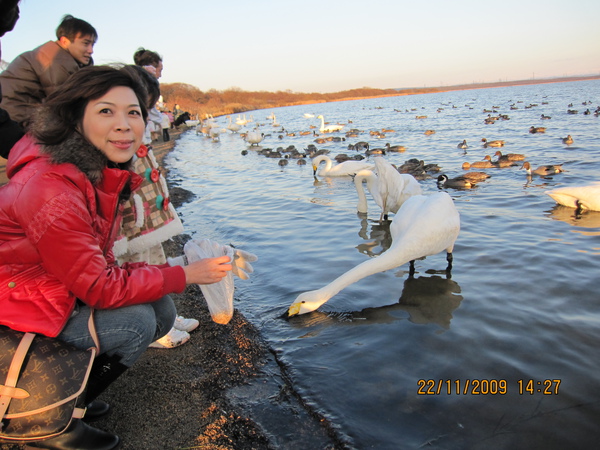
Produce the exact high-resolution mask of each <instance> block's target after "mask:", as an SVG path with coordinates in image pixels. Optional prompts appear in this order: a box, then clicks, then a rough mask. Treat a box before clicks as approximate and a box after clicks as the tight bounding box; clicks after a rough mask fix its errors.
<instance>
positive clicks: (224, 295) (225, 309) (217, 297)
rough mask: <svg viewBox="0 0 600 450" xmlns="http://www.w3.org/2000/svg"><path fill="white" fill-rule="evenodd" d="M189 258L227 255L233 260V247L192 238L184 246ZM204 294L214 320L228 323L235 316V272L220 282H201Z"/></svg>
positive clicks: (229, 273) (196, 258) (230, 272)
mask: <svg viewBox="0 0 600 450" xmlns="http://www.w3.org/2000/svg"><path fill="white" fill-rule="evenodd" d="M183 251H184V252H185V254H186V256H187V257H188V260H190V261H197V260H199V259H203V258H214V257H217V256H224V255H227V256H229V258H230V261H233V248H231V247H230V246H228V245H221V244H219V243H217V242H214V241H211V240H210V239H201V240H190V241H188V242H186V244H185V246H184V247H183ZM198 286H200V289H201V290H202V294H204V298H205V299H206V303H207V304H208V310H209V312H210V316H211V317H212V320H213V322H216V323H219V324H223V325H224V324H227V323H229V321H230V320H231V318H232V317H233V288H234V286H233V273H232V271H229V272H227V275H226V276H225V277H223V278H222V279H221V281H219V282H218V283H213V284H199V285H198Z"/></svg>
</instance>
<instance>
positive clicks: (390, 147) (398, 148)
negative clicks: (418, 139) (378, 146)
mask: <svg viewBox="0 0 600 450" xmlns="http://www.w3.org/2000/svg"><path fill="white" fill-rule="evenodd" d="M385 149H386V150H387V151H388V152H396V153H401V152H405V151H406V147H404V146H403V145H390V143H389V142H388V143H387V144H385Z"/></svg>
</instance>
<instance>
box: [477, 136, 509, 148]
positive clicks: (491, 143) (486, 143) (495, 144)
mask: <svg viewBox="0 0 600 450" xmlns="http://www.w3.org/2000/svg"><path fill="white" fill-rule="evenodd" d="M481 142H483V146H484V147H486V148H487V147H504V141H502V140H495V141H488V140H487V139H486V138H481Z"/></svg>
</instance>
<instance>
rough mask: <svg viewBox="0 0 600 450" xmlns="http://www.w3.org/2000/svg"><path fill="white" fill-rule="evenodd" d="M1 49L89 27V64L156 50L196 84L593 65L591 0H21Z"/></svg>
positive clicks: (331, 87) (296, 85)
mask: <svg viewBox="0 0 600 450" xmlns="http://www.w3.org/2000/svg"><path fill="white" fill-rule="evenodd" d="M20 9H21V17H20V19H19V21H18V22H17V24H16V26H15V29H14V30H13V31H11V32H9V33H7V34H5V35H4V36H3V37H2V38H1V39H0V43H1V48H2V59H3V60H5V61H7V62H10V61H12V59H13V58H14V57H16V56H18V55H19V54H20V53H23V52H25V51H28V50H32V49H34V48H35V47H37V46H39V45H41V44H43V43H45V42H47V41H49V40H56V37H55V30H56V27H57V26H58V24H59V23H60V21H61V18H62V16H63V15H65V14H72V15H73V16H75V17H78V18H80V19H84V20H86V21H87V22H89V23H91V24H92V25H93V26H94V27H95V28H96V30H97V32H98V35H99V38H98V42H97V43H96V45H95V47H94V55H93V57H94V61H95V63H96V64H110V63H115V62H118V63H133V54H134V52H135V51H136V50H137V49H138V48H140V47H144V48H146V49H150V50H153V51H156V52H158V53H159V54H160V55H161V56H162V57H163V63H164V70H163V76H162V78H161V79H160V82H161V83H176V82H181V83H187V84H191V85H193V86H195V87H197V88H199V89H200V90H202V91H208V90H211V89H216V90H219V91H220V90H225V89H230V88H239V89H242V90H245V91H269V92H275V91H287V90H289V91H292V92H321V93H326V92H338V91H342V90H347V89H354V88H362V87H371V88H381V89H386V88H408V87H435V86H450V85H456V84H464V83H467V84H469V83H479V82H495V81H500V80H501V81H510V80H521V79H532V78H549V77H563V76H574V75H598V74H600V27H598V18H600V2H599V1H598V0H502V1H492V2H490V1H481V0H454V1H448V0H425V1H415V0H360V1H358V0H343V1H341V0H318V1H317V0H302V1H297V0H280V1H278V2H274V1H272V0H244V1H240V0H226V1H222V2H216V1H210V2H208V1H204V0H189V1H185V0H184V1H182V2H179V1H171V2H169V1H167V0H101V1H85V0H84V1H73V0H69V1H63V0H21V2H20Z"/></svg>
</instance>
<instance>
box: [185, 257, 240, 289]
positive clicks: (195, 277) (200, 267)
mask: <svg viewBox="0 0 600 450" xmlns="http://www.w3.org/2000/svg"><path fill="white" fill-rule="evenodd" d="M229 260H230V258H229V256H217V257H215V258H202V259H200V260H198V261H196V262H193V263H190V264H188V265H187V266H184V267H183V271H184V272H185V282H186V284H213V283H217V282H219V281H221V279H222V278H223V277H225V276H226V275H227V272H228V271H230V270H231V269H232V265H231V264H230V263H229Z"/></svg>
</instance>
